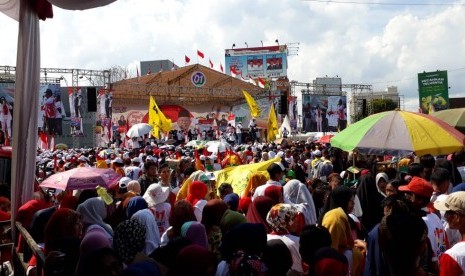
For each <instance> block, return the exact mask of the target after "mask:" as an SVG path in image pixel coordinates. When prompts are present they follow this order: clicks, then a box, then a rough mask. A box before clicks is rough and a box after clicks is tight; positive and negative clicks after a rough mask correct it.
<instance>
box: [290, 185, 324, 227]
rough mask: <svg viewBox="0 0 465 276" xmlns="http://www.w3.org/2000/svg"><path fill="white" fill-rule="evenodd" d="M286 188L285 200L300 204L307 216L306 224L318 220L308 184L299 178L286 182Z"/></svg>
mask: <svg viewBox="0 0 465 276" xmlns="http://www.w3.org/2000/svg"><path fill="white" fill-rule="evenodd" d="M283 189H284V199H285V200H284V201H289V202H290V203H292V204H298V205H299V207H301V208H299V209H300V211H301V212H302V213H303V215H304V217H305V224H307V225H308V224H315V223H316V222H317V217H316V211H315V204H314V203H313V197H312V195H311V194H310V191H309V190H308V188H307V186H305V184H303V183H301V182H300V181H299V180H297V179H293V180H291V181H289V182H287V183H286V185H284V187H283Z"/></svg>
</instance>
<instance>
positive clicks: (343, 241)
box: [322, 186, 364, 275]
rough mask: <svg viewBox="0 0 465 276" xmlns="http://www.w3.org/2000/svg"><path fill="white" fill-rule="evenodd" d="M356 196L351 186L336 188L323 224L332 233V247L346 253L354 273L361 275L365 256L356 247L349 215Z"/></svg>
mask: <svg viewBox="0 0 465 276" xmlns="http://www.w3.org/2000/svg"><path fill="white" fill-rule="evenodd" d="M354 198H355V195H354V193H353V191H352V190H351V188H348V187H346V186H339V187H337V188H336V189H334V190H333V191H332V193H331V197H330V207H329V211H328V212H326V213H325V214H324V217H323V221H322V225H323V226H324V227H326V228H327V229H328V231H329V233H330V234H331V240H332V243H331V247H332V248H334V249H336V250H339V252H341V253H342V254H344V255H346V257H347V259H348V260H349V266H350V268H351V271H352V275H361V273H362V271H363V261H364V257H363V255H362V253H361V252H360V251H359V250H358V248H356V247H355V242H354V237H353V234H352V230H353V228H354V227H351V225H350V223H349V220H350V217H349V215H348V214H349V213H350V212H351V211H352V210H353V208H354ZM357 244H358V243H357Z"/></svg>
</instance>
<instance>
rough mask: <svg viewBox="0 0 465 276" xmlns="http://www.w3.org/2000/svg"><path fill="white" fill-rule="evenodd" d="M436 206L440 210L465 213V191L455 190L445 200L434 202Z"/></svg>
mask: <svg viewBox="0 0 465 276" xmlns="http://www.w3.org/2000/svg"><path fill="white" fill-rule="evenodd" d="M434 208H436V210H439V211H454V212H457V213H460V214H462V215H465V192H462V191H460V192H455V193H452V194H450V195H448V196H447V198H446V199H445V200H444V201H436V202H434Z"/></svg>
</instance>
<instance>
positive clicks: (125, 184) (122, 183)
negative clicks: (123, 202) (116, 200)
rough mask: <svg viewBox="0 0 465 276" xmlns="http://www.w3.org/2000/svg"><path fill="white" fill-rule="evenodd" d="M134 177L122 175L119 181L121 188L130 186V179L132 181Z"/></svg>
mask: <svg viewBox="0 0 465 276" xmlns="http://www.w3.org/2000/svg"><path fill="white" fill-rule="evenodd" d="M131 180H132V179H131V178H129V177H126V176H124V177H121V178H120V180H119V181H118V186H119V187H120V188H121V189H124V188H127V187H128V183H129V181H131Z"/></svg>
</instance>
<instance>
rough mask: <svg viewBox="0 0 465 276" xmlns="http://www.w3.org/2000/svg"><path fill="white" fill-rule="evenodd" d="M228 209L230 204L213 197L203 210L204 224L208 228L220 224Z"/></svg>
mask: <svg viewBox="0 0 465 276" xmlns="http://www.w3.org/2000/svg"><path fill="white" fill-rule="evenodd" d="M226 210H228V204H226V202H224V201H223V200H221V199H212V200H210V201H208V202H207V204H206V205H205V207H203V210H202V224H203V225H205V228H206V229H207V230H208V229H210V228H211V227H212V226H214V225H216V226H219V225H220V222H221V219H222V218H223V215H224V213H225V212H226Z"/></svg>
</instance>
